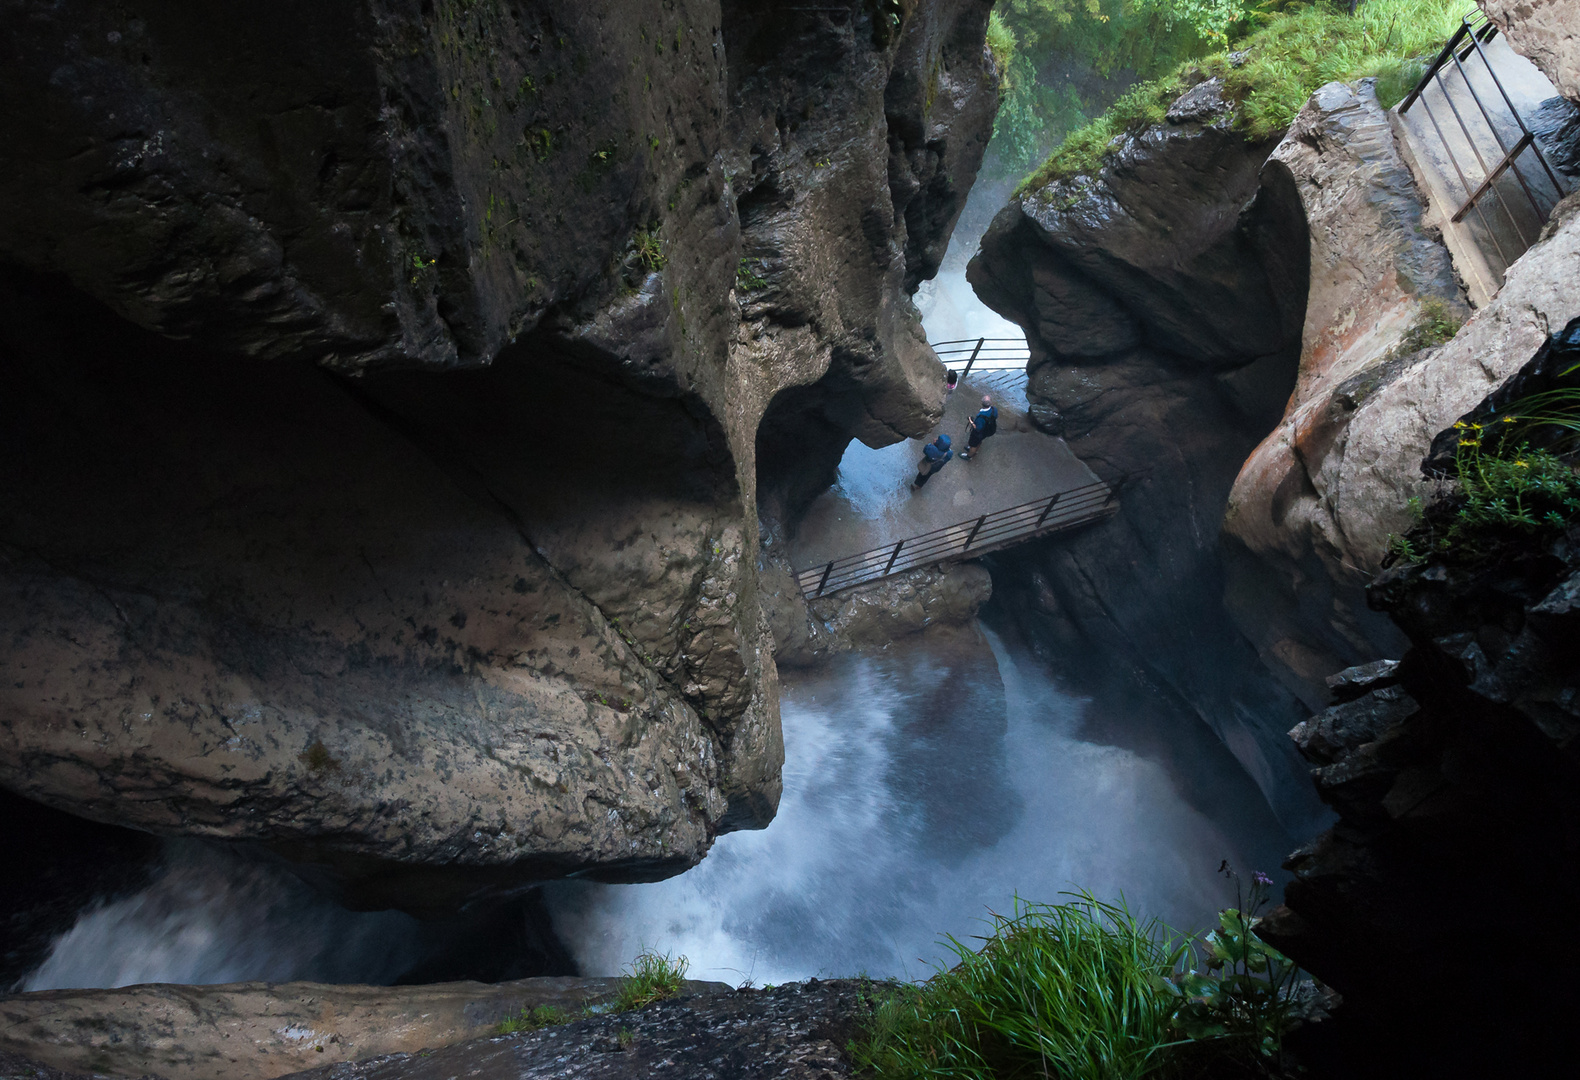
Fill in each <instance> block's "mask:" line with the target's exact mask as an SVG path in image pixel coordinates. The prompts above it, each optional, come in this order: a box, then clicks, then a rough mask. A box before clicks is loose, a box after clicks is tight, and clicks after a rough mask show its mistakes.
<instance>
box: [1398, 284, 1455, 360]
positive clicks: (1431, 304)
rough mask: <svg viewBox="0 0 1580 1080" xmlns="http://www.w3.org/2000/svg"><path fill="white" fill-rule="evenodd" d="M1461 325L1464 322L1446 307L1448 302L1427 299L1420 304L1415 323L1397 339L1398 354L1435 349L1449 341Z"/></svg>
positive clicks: (1432, 298) (1439, 298)
mask: <svg viewBox="0 0 1580 1080" xmlns="http://www.w3.org/2000/svg"><path fill="white" fill-rule="evenodd" d="M1463 325H1464V320H1463V319H1461V318H1460V317H1459V316H1458V315H1457V314H1455V312H1454V309H1453V308H1451V307H1449V306H1448V301H1446V300H1444V299H1443V298H1442V297H1439V296H1431V297H1428V298H1427V299H1425V300H1423V301H1422V302H1421V312H1420V314H1418V315H1417V316H1416V319H1415V322H1414V323H1412V324H1411V326H1410V329H1408V330H1406V331H1405V332H1404V336H1403V337H1402V338H1400V339H1399V346H1398V348H1399V353H1400V355H1403V354H1405V353H1413V352H1420V351H1421V350H1422V349H1431V348H1435V347H1436V346H1438V345H1441V344H1443V343H1444V342H1445V341H1449V340H1451V339H1452V338H1453V336H1454V335H1455V334H1457V333H1459V328H1460V327H1461V326H1463Z"/></svg>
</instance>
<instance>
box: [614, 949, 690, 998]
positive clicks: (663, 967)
mask: <svg viewBox="0 0 1580 1080" xmlns="http://www.w3.org/2000/svg"><path fill="white" fill-rule="evenodd" d="M690 967H691V961H690V960H687V959H686V958H685V957H684V956H676V957H671V956H670V955H669V954H668V953H663V954H659V953H656V952H652V951H648V952H644V953H642V954H641V955H640V956H638V957H637V958H636V959H635V960H633V961H631V968H630V973H629V974H628V975H627V976H626V978H625V981H624V982H623V983H621V984H620V996H619V997H618V998H616V999H615V1003H614V1009H615V1011H616V1012H626V1011H628V1010H630V1009H640V1008H643V1007H645V1006H648V1005H651V1004H653V1002H655V1001H662V1000H663V999H664V998H668V997H674V996H675V995H676V994H678V993H680V991H681V988H682V987H683V986H684V985H685V982H686V971H687V969H688V968H690Z"/></svg>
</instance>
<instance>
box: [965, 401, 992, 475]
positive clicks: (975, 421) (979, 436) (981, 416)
mask: <svg viewBox="0 0 1580 1080" xmlns="http://www.w3.org/2000/svg"><path fill="white" fill-rule="evenodd" d="M997 434H998V410H997V409H995V408H994V407H993V396H992V395H991V394H983V395H982V408H980V409H978V410H977V414H976V415H975V416H973V417H972V418H971V429H970V434H969V435H968V436H967V438H966V448H965V449H964V450H962V451H960V460H961V461H970V460H971V454H972V452H973V451H976V452H977V453H980V452H981V451H980V449H979V448H980V447H981V445H982V440H983V439H986V438H989V437H990V436H993V435H997Z"/></svg>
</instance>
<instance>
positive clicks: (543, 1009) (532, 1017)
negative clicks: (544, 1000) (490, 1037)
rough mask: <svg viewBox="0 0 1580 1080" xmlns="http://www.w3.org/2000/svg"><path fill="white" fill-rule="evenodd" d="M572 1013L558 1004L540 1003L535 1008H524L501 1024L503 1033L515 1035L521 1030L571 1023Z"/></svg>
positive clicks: (500, 1028) (500, 1027) (500, 1029)
mask: <svg viewBox="0 0 1580 1080" xmlns="http://www.w3.org/2000/svg"><path fill="white" fill-rule="evenodd" d="M570 1020H571V1018H570V1014H569V1013H567V1012H566V1011H565V1010H564V1009H561V1008H559V1007H558V1006H556V1005H539V1006H538V1007H537V1008H535V1009H522V1010H521V1011H520V1012H519V1013H517V1014H516V1015H515V1016H510V1017H506V1018H505V1020H504V1021H502V1022H501V1023H500V1025H499V1033H500V1034H501V1035H514V1034H515V1033H517V1032H519V1031H539V1030H541V1029H543V1028H546V1027H557V1026H558V1025H560V1024H568V1023H570Z"/></svg>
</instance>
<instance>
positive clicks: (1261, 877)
mask: <svg viewBox="0 0 1580 1080" xmlns="http://www.w3.org/2000/svg"><path fill="white" fill-rule="evenodd" d="M1251 876H1252V880H1254V881H1255V882H1256V883H1257V884H1258V885H1261V886H1264V887H1266V886H1270V885H1272V884H1273V879H1272V878H1270V877H1268V876H1267V875H1266V874H1264V873H1262V871H1260V870H1258V871H1257V872H1256V873H1255V874H1253V875H1251Z"/></svg>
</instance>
